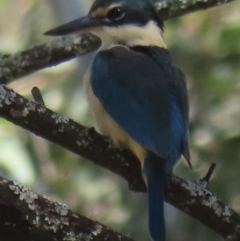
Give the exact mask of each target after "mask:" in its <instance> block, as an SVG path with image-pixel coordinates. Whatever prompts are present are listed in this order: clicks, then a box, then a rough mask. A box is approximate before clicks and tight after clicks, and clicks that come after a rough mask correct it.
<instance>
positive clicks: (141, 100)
mask: <svg viewBox="0 0 240 241" xmlns="http://www.w3.org/2000/svg"><path fill="white" fill-rule="evenodd" d="M157 49H159V48H157ZM159 50H161V49H159ZM164 51H167V50H164ZM157 59H158V62H157V61H156V60H154V58H152V56H149V54H146V53H145V52H142V51H140V50H138V49H132V50H129V49H127V48H125V47H114V48H111V49H110V50H106V51H101V52H99V53H98V54H97V55H96V57H95V59H94V61H93V64H92V69H91V73H92V74H91V84H92V89H93V92H94V94H95V95H96V96H97V98H98V99H99V100H100V102H101V103H102V105H103V107H104V108H105V110H106V111H107V112H108V113H109V114H110V116H112V118H113V119H114V120H115V121H116V122H117V123H118V124H119V125H120V126H121V127H122V128H123V129H124V130H125V131H126V132H127V133H128V134H129V135H130V136H131V137H132V138H133V139H135V140H136V141H137V142H138V143H140V144H141V145H142V146H144V147H145V148H146V149H148V150H150V151H152V152H154V153H156V154H157V155H158V156H160V157H162V158H166V157H167V156H168V155H169V153H170V152H171V151H172V148H173V144H174V143H173V142H174V133H173V132H174V128H173V121H172V114H171V112H172V109H173V108H172V106H173V105H174V106H175V102H176V103H177V101H178V100H177V99H176V98H175V93H174V94H172V89H171V84H172V82H171V81H170V80H171V79H172V77H174V78H178V77H179V71H178V70H177V69H176V67H172V61H171V57H170V55H169V56H167V58H166V56H164V58H162V57H161V58H160V59H159V57H158V56H157ZM172 69H173V70H175V69H176V71H173V72H172ZM176 73H178V74H176ZM173 91H174V89H173ZM172 96H173V97H172ZM175 99H176V100H175ZM172 102H174V104H172ZM178 113H180V110H179V108H178V107H177V115H176V116H177V118H178V119H179V118H180V119H181V117H180V116H179V114H178ZM180 115H181V114H180ZM177 122H179V123H182V120H179V121H177ZM177 125H178V123H177ZM178 126H179V127H177V128H178V129H179V133H180V132H181V133H182V129H183V128H182V124H180V125H178ZM180 129H181V130H180Z"/></svg>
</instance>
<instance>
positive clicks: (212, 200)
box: [0, 86, 240, 241]
mask: <svg viewBox="0 0 240 241" xmlns="http://www.w3.org/2000/svg"><path fill="white" fill-rule="evenodd" d="M0 117H3V118H5V119H7V120H9V121H10V122H12V123H14V124H16V125H19V126H21V127H23V128H25V129H27V130H29V131H31V132H32V133H34V134H36V135H38V136H41V137H43V138H45V139H47V140H49V141H52V142H54V143H56V144H58V145H60V146H62V147H64V148H66V149H67V150H69V151H72V152H74V153H76V154H78V155H81V156H84V157H85V158H88V159H89V160H91V161H93V162H94V163H95V164H97V165H100V166H103V167H104V168H107V169H109V170H111V171H112V172H114V173H116V174H118V175H120V176H122V177H123V178H124V179H126V181H127V182H128V185H129V188H130V189H131V190H133V191H146V186H145V183H144V181H143V179H142V174H141V167H140V163H139V161H138V160H137V159H136V157H135V156H134V155H133V154H132V153H130V151H128V150H122V149H119V148H116V147H114V146H113V145H112V144H111V142H110V141H109V139H108V138H106V137H103V136H101V135H100V134H99V133H97V132H95V130H94V129H93V128H86V127H84V126H82V125H80V124H78V123H76V122H74V121H72V120H70V119H69V118H67V117H66V116H62V115H59V114H57V113H54V112H52V111H51V110H49V109H47V108H45V107H44V106H43V105H42V104H39V103H36V102H33V101H29V100H27V99H25V98H24V97H22V96H20V95H19V94H17V93H15V92H14V91H12V90H8V89H7V88H5V87H3V86H0ZM166 201H167V202H169V203H170V204H172V205H173V206H175V207H177V208H178V209H180V210H182V211H183V212H185V213H187V214H189V215H190V216H192V217H193V218H195V219H197V220H199V221H200V222H202V223H203V224H205V225H206V226H208V227H209V228H211V229H213V230H214V231H216V232H217V233H218V234H219V235H221V236H222V237H224V238H225V239H226V238H228V240H232V241H237V240H239V239H240V230H239V226H240V216H239V215H238V214H236V213H235V212H234V211H233V210H231V209H230V208H229V207H227V206H226V205H225V204H224V203H223V202H221V201H220V199H219V198H218V197H217V196H216V195H215V194H213V193H212V192H210V191H209V190H207V189H206V187H205V186H204V185H202V184H201V183H196V182H194V183H193V182H190V181H186V180H183V179H181V178H179V177H177V176H174V177H173V179H172V182H171V186H170V189H169V190H167V191H166Z"/></svg>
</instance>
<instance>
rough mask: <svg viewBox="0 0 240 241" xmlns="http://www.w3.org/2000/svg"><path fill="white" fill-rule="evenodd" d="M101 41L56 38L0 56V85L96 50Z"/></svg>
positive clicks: (90, 38) (85, 38)
mask: <svg viewBox="0 0 240 241" xmlns="http://www.w3.org/2000/svg"><path fill="white" fill-rule="evenodd" d="M100 44H101V40H100V39H99V38H97V37H96V36H93V35H92V34H84V35H82V36H80V37H79V36H78V37H73V36H68V37H62V38H56V39H55V40H53V41H52V42H50V43H47V44H41V45H36V46H34V47H33V48H31V49H29V50H26V51H23V52H19V53H16V54H12V55H8V54H2V55H0V83H1V84H7V83H9V82H11V81H13V80H16V79H17V78H20V77H23V76H25V75H28V74H31V73H33V72H35V71H37V70H40V69H44V68H48V67H52V66H54V65H58V64H60V63H63V62H66V61H68V60H70V59H72V58H75V57H77V56H80V55H83V54H86V53H89V52H91V51H94V50H96V49H97V48H98V47H99V46H100Z"/></svg>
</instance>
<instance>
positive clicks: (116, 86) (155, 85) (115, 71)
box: [45, 0, 191, 241]
mask: <svg viewBox="0 0 240 241" xmlns="http://www.w3.org/2000/svg"><path fill="white" fill-rule="evenodd" d="M83 33H92V34H93V35H96V36H97V37H99V38H100V39H101V41H102V44H101V47H100V48H99V49H98V51H97V52H96V53H95V56H94V58H93V60H92V63H91V64H90V66H89V68H88V70H87V72H86V74H85V77H84V88H85V91H86V94H87V100H88V103H89V105H90V109H91V110H92V113H93V115H94V117H95V120H96V123H97V126H98V128H99V130H100V132H101V133H102V134H103V135H106V136H108V137H109V138H110V139H111V140H112V141H113V143H114V144H115V145H117V146H123V147H126V148H128V149H130V150H131V151H132V152H133V154H134V155H135V156H136V157H137V158H138V159H139V161H140V163H141V166H142V173H143V177H144V179H145V180H146V185H147V189H148V191H147V193H148V220H149V221H148V223H149V232H150V236H151V239H152V240H154V241H164V240H165V239H166V231H165V220H164V192H165V190H166V189H167V188H168V187H169V184H170V180H171V177H172V173H173V167H174V165H175V163H176V162H177V161H178V160H179V159H180V157H181V156H184V157H185V159H186V160H187V162H188V163H189V165H191V164H190V154H189V128H188V126H189V117H188V112H189V105H188V94H187V86H186V82H185V77H184V75H183V73H182V72H181V70H180V69H179V68H177V67H176V65H175V63H174V61H173V58H172V56H171V54H170V52H169V51H168V49H167V47H166V44H165V42H164V39H163V21H162V19H161V17H160V16H159V15H158V13H157V11H156V9H155V8H154V5H153V3H152V2H151V1H150V0H96V1H95V2H94V3H93V4H92V6H91V8H90V10H89V13H88V14H87V15H86V16H84V17H81V18H79V19H76V20H73V21H71V22H69V23H66V24H63V25H61V26H59V27H56V28H54V29H52V30H49V31H47V32H46V33H45V35H50V36H61V35H68V34H76V35H81V34H83Z"/></svg>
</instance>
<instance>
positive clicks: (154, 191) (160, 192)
mask: <svg viewBox="0 0 240 241" xmlns="http://www.w3.org/2000/svg"><path fill="white" fill-rule="evenodd" d="M165 164H166V161H165V159H162V158H160V157H158V156H157V155H156V154H154V153H149V154H148V157H147V159H146V160H145V162H144V167H143V172H144V175H145V177H146V179H147V185H148V213H149V214H148V215H149V217H148V219H149V231H150V235H151V237H152V239H153V240H154V241H164V240H165V222H164V188H165V186H166V184H167V182H168V180H167V179H168V175H166V173H165Z"/></svg>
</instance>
